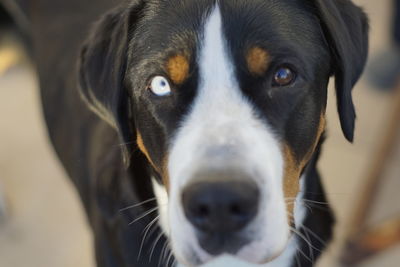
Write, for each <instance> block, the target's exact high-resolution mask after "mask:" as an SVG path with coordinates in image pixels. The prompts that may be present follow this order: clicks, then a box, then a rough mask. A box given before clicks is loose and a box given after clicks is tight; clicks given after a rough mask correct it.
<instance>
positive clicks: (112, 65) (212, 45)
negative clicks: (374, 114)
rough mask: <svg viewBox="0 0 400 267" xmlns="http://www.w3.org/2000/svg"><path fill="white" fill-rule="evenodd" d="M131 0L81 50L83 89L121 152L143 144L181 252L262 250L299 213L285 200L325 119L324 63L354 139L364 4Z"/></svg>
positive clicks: (282, 241) (253, 254)
mask: <svg viewBox="0 0 400 267" xmlns="http://www.w3.org/2000/svg"><path fill="white" fill-rule="evenodd" d="M131 2H132V3H131V4H130V6H123V7H120V8H118V9H116V10H114V11H112V12H111V13H109V14H107V15H106V16H105V17H104V18H103V19H102V20H101V21H100V22H99V23H98V24H97V25H96V27H95V29H94V31H93V33H92V36H91V37H90V38H89V40H88V41H87V43H86V45H85V47H84V49H83V53H82V58H81V65H80V75H81V76H80V78H81V93H82V95H83V97H84V99H85V100H86V102H87V103H88V105H89V107H90V108H91V109H92V110H94V111H95V112H96V113H97V114H99V115H100V116H101V117H102V118H103V119H105V120H107V121H108V122H109V123H110V125H112V126H113V127H114V128H115V129H116V130H117V131H118V133H119V134H120V137H121V141H122V142H123V143H126V144H127V146H126V147H125V148H124V155H125V159H126V160H127V161H129V154H130V153H132V151H131V150H132V149H134V148H131V147H129V145H128V144H130V143H131V142H132V141H133V140H134V141H136V144H137V147H138V148H139V149H140V150H141V151H142V153H143V154H144V155H145V156H146V157H147V159H148V163H149V166H151V169H152V171H153V174H154V176H155V178H156V180H157V182H156V183H155V189H156V190H157V191H161V192H163V193H164V197H165V198H166V200H167V201H168V204H167V205H162V204H160V205H161V206H160V210H161V221H162V222H163V228H164V231H165V233H166V235H168V236H169V238H170V241H171V244H172V248H173V251H174V254H175V256H177V257H178V259H179V260H180V261H182V262H185V263H187V264H189V265H193V264H199V263H204V262H206V261H208V260H209V259H211V258H213V257H214V256H216V255H220V254H222V253H229V254H232V255H235V256H237V257H239V258H242V259H244V260H248V261H252V262H256V263H262V262H266V261H270V260H271V259H273V258H274V257H276V256H278V255H279V254H280V253H281V252H282V251H283V250H284V248H285V245H286V243H287V241H288V239H289V237H290V230H289V229H290V226H291V225H292V224H293V223H295V222H293V221H292V220H293V210H294V205H293V204H287V203H293V201H290V199H292V200H293V199H294V198H296V196H297V194H298V192H299V190H300V189H299V179H300V176H301V174H302V172H303V170H304V168H305V167H306V165H307V163H308V161H309V160H310V158H311V156H312V155H313V152H314V150H315V148H316V146H317V144H318V141H319V139H320V137H321V135H322V133H323V131H324V127H325V108H326V102H327V84H328V80H329V77H330V76H332V75H334V76H335V78H336V95H337V102H338V111H339V115H340V121H341V126H342V129H343V132H344V135H345V136H346V138H347V139H348V140H350V141H351V140H352V139H353V131H354V120H355V112H354V107H353V102H352V97H351V89H352V87H353V86H354V84H355V83H356V81H357V80H358V78H359V76H360V74H361V72H362V69H363V66H364V63H365V60H366V55H367V28H368V26H367V21H366V17H365V15H364V13H363V12H362V11H361V10H360V9H359V8H358V7H356V6H355V5H353V4H352V3H351V2H350V1H347V0H336V1H333V0H309V1H303V0H295V1H289V0H282V1H272V0H271V1H269V0H254V1H244V0H235V1H225V0H220V1H215V0H205V1H194V0H170V1H156V0H154V1H144V0H143V1H142V0H134V1H131ZM131 164H135V163H134V162H132V163H131ZM288 200H289V201H288Z"/></svg>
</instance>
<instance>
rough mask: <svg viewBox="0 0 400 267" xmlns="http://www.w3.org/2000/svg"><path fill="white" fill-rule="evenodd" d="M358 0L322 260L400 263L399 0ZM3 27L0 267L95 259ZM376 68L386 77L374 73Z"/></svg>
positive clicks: (329, 158)
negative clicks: (361, 60)
mask: <svg viewBox="0 0 400 267" xmlns="http://www.w3.org/2000/svg"><path fill="white" fill-rule="evenodd" d="M355 2H356V3H357V4H359V5H360V6H362V7H363V8H364V9H365V11H366V12H367V13H368V15H369V17H370V24H371V32H370V61H369V67H368V69H367V72H366V74H365V75H364V78H363V79H362V80H361V81H360V82H359V83H358V84H357V86H356V88H355V90H354V94H353V95H354V99H355V105H356V108H357V114H358V120H357V128H356V134H355V136H356V137H355V142H354V144H349V143H347V142H346V141H345V139H344V137H343V135H342V132H341V130H340V126H339V121H338V116H337V113H336V103H335V99H334V90H333V88H332V86H331V87H330V89H329V92H330V97H329V105H328V138H327V141H326V144H325V146H324V148H323V154H322V159H321V162H320V170H321V172H322V177H323V182H324V184H325V188H326V190H327V196H328V199H329V201H330V202H331V204H332V206H333V208H334V210H335V212H336V217H337V224H336V227H335V239H334V241H333V242H332V244H331V245H330V246H329V249H328V250H327V251H326V252H325V253H324V255H323V257H322V258H321V260H320V261H319V263H318V266H321V267H335V266H341V265H340V264H341V263H340V259H342V260H343V259H344V260H346V262H347V263H348V265H350V266H362V267H367V266H371V267H376V266H379V267H395V266H400V246H399V244H400V243H399V240H400V230H399V229H400V227H399V220H398V218H399V216H400V164H399V163H400V162H399V160H400V133H399V131H398V128H396V126H397V124H400V109H399V108H398V109H397V111H396V107H395V105H396V99H399V98H400V94H399V93H398V92H399V91H400V86H397V87H398V89H396V85H395V83H394V82H392V83H390V81H388V79H390V78H392V76H393V73H390V71H394V72H396V71H397V72H400V71H399V70H400V66H399V65H400V64H399V65H397V66H399V67H398V68H396V67H394V66H395V64H398V63H400V57H397V58H396V55H395V54H393V53H396V52H393V49H394V48H393V47H394V44H393V37H392V35H391V33H392V32H391V30H392V26H391V24H392V20H393V13H394V12H393V10H394V6H393V3H392V1H391V0H380V1H376V0H356V1H355ZM3 15H4V14H3ZM0 16H2V14H1V13H0ZM0 19H1V17H0ZM6 31H7V29H2V31H1V32H2V33H1V35H0V111H1V112H0V267H25V266H30V267H36V266H37V267H47V266H52V267H53V266H54V267H81V266H82V267H91V266H94V264H93V263H94V260H93V250H92V244H91V242H92V237H91V233H90V230H89V228H88V226H87V224H86V220H85V216H84V214H83V211H82V207H81V205H80V202H79V201H78V197H77V194H76V192H75V191H74V188H73V187H72V185H71V184H70V182H69V180H68V179H67V177H66V176H65V174H64V172H63V169H62V167H61V166H60V163H59V162H58V160H57V158H56V156H55V154H54V152H53V150H52V147H51V146H50V144H49V141H48V138H47V132H46V130H45V126H44V121H43V118H42V114H41V107H40V101H39V97H38V86H37V78H36V76H35V73H34V71H33V69H32V67H31V66H30V64H29V62H28V61H27V60H26V57H25V56H24V53H23V52H22V51H23V49H22V48H21V47H20V46H19V45H18V43H17V42H16V40H15V37H13V35H12V34H7V33H6ZM399 51H400V47H399ZM399 54H400V53H399ZM393 64H394V65H393ZM380 71H382V75H389V76H388V77H384V78H382V75H381V76H379V77H377V76H376V74H378V73H379V72H380ZM390 75H392V76H390ZM385 82H386V83H385ZM397 102H398V103H397V106H399V105H400V101H399V100H397ZM396 133H397V135H396ZM396 140H397V142H396ZM365 211H368V212H365ZM396 242H397V245H396ZM377 251H380V253H375V252H377ZM366 256H369V257H366ZM358 260H360V263H357V264H358V265H356V262H357V261H358ZM361 260H362V261H361Z"/></svg>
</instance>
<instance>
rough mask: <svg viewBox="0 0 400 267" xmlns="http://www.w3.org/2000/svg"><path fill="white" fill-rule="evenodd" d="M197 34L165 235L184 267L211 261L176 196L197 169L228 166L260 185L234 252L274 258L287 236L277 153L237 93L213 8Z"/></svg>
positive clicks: (174, 147)
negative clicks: (241, 243) (193, 78)
mask: <svg viewBox="0 0 400 267" xmlns="http://www.w3.org/2000/svg"><path fill="white" fill-rule="evenodd" d="M202 36H203V42H202V44H201V49H200V52H199V57H198V65H199V72H200V73H199V74H200V84H199V86H198V94H197V96H196V98H195V100H194V102H193V104H192V107H191V110H190V111H189V112H188V115H187V116H186V117H185V118H184V120H183V121H182V123H181V126H180V128H179V129H177V133H176V136H175V138H174V139H173V142H172V144H171V146H170V154H169V157H168V159H169V162H168V171H169V178H170V180H169V181H170V188H169V189H170V191H169V203H168V217H169V218H168V219H169V228H170V235H169V237H170V239H171V244H172V247H173V250H174V254H175V255H176V256H177V257H178V259H180V260H181V261H185V260H188V261H189V262H190V260H193V259H190V257H193V255H195V257H197V258H198V259H201V260H202V261H204V260H208V259H210V255H208V254H207V253H206V252H205V251H204V250H202V249H201V248H200V246H199V244H198V241H197V237H196V235H195V229H194V227H193V225H191V224H190V223H189V221H188V220H187V219H186V217H185V215H184V212H183V208H182V203H181V195H182V191H183V189H184V188H185V186H187V185H188V184H189V183H190V182H191V181H192V179H193V178H194V177H193V176H194V174H195V172H196V171H198V170H199V169H203V168H204V167H206V168H222V169H223V168H230V167H232V166H235V167H237V168H240V169H241V170H243V171H245V172H248V173H249V174H250V175H251V176H252V178H253V179H254V180H255V182H256V183H257V184H258V185H259V187H260V191H261V202H260V205H259V213H258V215H257V216H256V218H255V219H254V221H253V222H252V223H251V224H250V225H249V226H248V227H247V228H248V229H247V230H246V231H247V232H248V238H249V239H250V240H252V242H250V243H249V244H248V245H246V246H245V247H244V248H243V249H242V250H241V251H239V253H238V256H239V257H241V258H242V259H245V260H248V261H256V262H259V261H262V260H263V259H265V258H266V257H270V256H272V255H275V254H276V253H278V252H279V251H280V250H281V249H282V248H283V246H284V245H285V243H286V237H287V236H288V231H289V230H288V226H287V216H286V207H285V202H284V196H283V189H282V177H283V159H282V158H283V157H282V153H281V151H280V146H279V143H278V142H277V141H276V138H275V137H274V135H273V134H272V132H271V130H270V128H269V126H268V125H267V123H266V121H265V120H261V119H259V118H258V116H257V115H256V114H255V112H254V107H253V106H252V105H251V104H250V102H249V101H248V100H247V98H245V96H244V95H243V93H242V92H241V90H240V87H239V83H238V81H237V79H236V77H235V72H234V68H233V66H234V62H233V60H232V58H231V55H230V53H229V50H228V49H227V43H226V40H225V38H224V35H223V27H222V18H221V13H220V9H219V7H218V6H217V7H215V9H214V10H213V11H212V12H211V13H210V15H209V17H208V18H207V19H206V22H205V25H204V33H203V35H202ZM210 151H211V153H210ZM215 151H217V153H214V152H215ZM221 151H222V152H221ZM226 151H230V152H229V153H226ZM219 152H221V153H222V154H220V155H219V154H218V153H219ZM165 212H166V211H165ZM261 252H265V253H269V254H268V255H261Z"/></svg>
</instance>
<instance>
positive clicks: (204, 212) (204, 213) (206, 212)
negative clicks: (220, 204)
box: [197, 204, 210, 218]
mask: <svg viewBox="0 0 400 267" xmlns="http://www.w3.org/2000/svg"><path fill="white" fill-rule="evenodd" d="M197 215H198V216H199V217H200V218H206V217H208V216H210V208H209V207H208V206H207V205H205V204H200V205H199V206H198V208H197Z"/></svg>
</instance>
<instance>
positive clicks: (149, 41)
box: [138, 0, 321, 55]
mask: <svg viewBox="0 0 400 267" xmlns="http://www.w3.org/2000/svg"><path fill="white" fill-rule="evenodd" d="M306 2H307V1H306ZM216 5H218V6H219V7H220V12H221V18H222V26H223V31H224V35H225V38H226V40H227V42H228V43H229V44H230V45H231V47H232V49H239V50H240V49H244V48H246V45H248V46H251V45H253V44H264V45H266V46H268V44H270V46H271V49H273V47H277V46H278V47H279V46H280V45H282V46H283V45H286V44H289V43H291V46H297V47H299V49H301V50H302V53H303V54H304V53H306V51H305V50H309V52H310V53H311V52H312V50H313V49H314V44H316V43H318V42H319V41H320V38H321V34H320V33H321V31H320V28H319V23H316V21H317V19H316V16H315V15H314V14H313V11H312V10H313V9H312V7H308V6H307V5H306V4H305V3H304V1H299V0H280V1H276V0H253V1H245V0H234V1H232V0H219V1H215V0H204V1H193V0H170V1H152V2H151V4H149V6H148V7H147V9H145V12H144V15H143V20H142V21H141V23H140V26H139V27H138V36H140V38H138V39H140V40H141V41H140V43H139V44H143V45H144V44H146V46H147V47H146V48H147V49H144V50H145V51H149V52H150V53H151V52H152V53H155V54H156V53H158V54H159V55H161V52H163V53H164V54H165V52H166V51H167V52H173V51H174V50H186V51H189V52H191V53H195V52H196V50H197V49H198V48H199V46H201V43H202V37H203V36H202V34H203V32H204V24H205V23H206V21H207V18H208V16H209V14H210V12H211V11H212V10H213V8H214V7H215V6H216ZM232 44H233V45H232ZM238 46H239V47H238Z"/></svg>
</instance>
